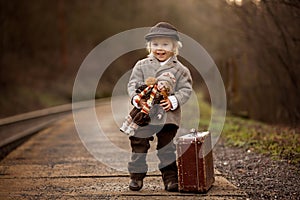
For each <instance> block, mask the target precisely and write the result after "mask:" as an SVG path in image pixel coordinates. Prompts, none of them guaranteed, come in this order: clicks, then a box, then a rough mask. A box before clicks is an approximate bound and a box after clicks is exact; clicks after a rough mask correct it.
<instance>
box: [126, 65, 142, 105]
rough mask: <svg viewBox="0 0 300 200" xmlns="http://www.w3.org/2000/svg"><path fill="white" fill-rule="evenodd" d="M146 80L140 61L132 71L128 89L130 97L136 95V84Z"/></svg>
mask: <svg viewBox="0 0 300 200" xmlns="http://www.w3.org/2000/svg"><path fill="white" fill-rule="evenodd" d="M141 82H144V75H143V71H142V69H141V62H140V61H138V62H137V63H136V64H135V66H134V67H133V70H132V73H131V75H130V78H129V82H128V85H127V90H128V94H129V96H130V98H131V99H132V98H133V97H134V96H135V95H136V85H137V84H138V83H141Z"/></svg>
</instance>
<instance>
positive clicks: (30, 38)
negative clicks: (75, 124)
mask: <svg viewBox="0 0 300 200" xmlns="http://www.w3.org/2000/svg"><path fill="white" fill-rule="evenodd" d="M0 2H1V5H0V7H1V8H0V9H1V31H0V34H1V39H2V40H1V47H0V51H1V65H0V92H1V98H0V110H1V112H0V118H3V117H8V116H11V115H15V114H19V113H23V112H28V111H31V110H35V109H40V108H45V107H49V106H54V105H60V104H64V103H70V102H71V98H72V87H73V84H74V80H75V77H76V73H77V71H78V69H79V67H80V65H81V63H82V62H83V60H84V58H85V57H86V56H87V55H88V53H89V52H90V51H91V50H92V49H93V48H94V47H95V46H97V45H98V44H99V43H101V42H102V41H104V40H105V39H107V38H109V37H110V36H113V35H115V34H117V33H120V32H122V31H125V30H128V29H132V28H138V27H149V26H153V25H154V24H156V23H157V22H159V21H167V22H170V23H172V24H174V25H175V26H176V27H177V28H178V30H179V31H180V32H182V33H184V34H186V35H188V36H190V37H192V38H193V39H195V40H196V41H197V42H199V43H200V44H201V45H202V46H203V47H204V48H205V49H206V50H207V52H208V53H209V54H210V55H211V57H212V58H213V59H214V61H215V63H216V64H217V66H218V68H219V70H220V72H221V75H222V78H223V80H224V84H225V87H226V92H227V98H228V102H227V103H228V109H229V111H230V112H231V113H233V114H236V115H240V116H243V117H249V118H252V119H256V120H261V121H265V122H269V123H277V124H289V125H298V124H299V121H300V92H299V91H300V80H299V78H298V77H300V62H299V60H300V57H299V55H300V47H299V42H300V26H299V25H300V24H299V22H300V20H299V17H300V2H299V1H293V0H272V1H271V0H251V1H250V0H248V1H247V0H244V1H242V0H227V1H225V0H201V1H200V0H186V1H180V0H164V1H150V0H130V1H121V0H88V1H82V0H51V1H50V0H44V1H38V0H30V1H26V0H13V1H5V0H1V1H0ZM145 55H146V51H141V50H139V51H133V52H130V53H128V54H126V55H123V56H121V57H120V58H119V59H117V60H116V61H115V62H113V63H112V64H111V66H110V67H109V68H108V69H107V71H106V73H105V75H104V76H103V78H102V79H103V80H101V82H104V85H103V86H102V87H101V89H99V90H98V93H97V95H96V96H97V98H101V97H107V96H109V95H110V94H111V90H112V88H113V86H114V84H112V83H116V81H117V80H118V78H119V77H120V76H122V75H123V73H125V72H126V71H128V70H129V69H130V68H132V66H133V64H134V63H135V62H136V61H137V59H140V58H142V57H144V56H145ZM186 63H187V65H188V62H186ZM190 68H191V69H192V68H193V67H192V66H190ZM192 73H193V71H192ZM193 77H194V80H195V81H194V82H195V85H194V87H195V88H197V86H198V84H199V82H200V78H199V77H198V75H197V74H195V73H193ZM198 80H199V81H198ZM105 83H106V84H105ZM199 85H201V84H199Z"/></svg>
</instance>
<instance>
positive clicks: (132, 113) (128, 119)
mask: <svg viewBox="0 0 300 200" xmlns="http://www.w3.org/2000/svg"><path fill="white" fill-rule="evenodd" d="M139 112H140V109H137V108H133V109H132V110H131V111H130V113H129V115H127V116H126V117H125V121H124V122H123V124H122V126H121V128H120V131H121V132H123V133H126V134H129V133H130V132H131V130H128V128H130V124H131V123H132V121H133V118H134V117H135V116H136V114H137V113H139Z"/></svg>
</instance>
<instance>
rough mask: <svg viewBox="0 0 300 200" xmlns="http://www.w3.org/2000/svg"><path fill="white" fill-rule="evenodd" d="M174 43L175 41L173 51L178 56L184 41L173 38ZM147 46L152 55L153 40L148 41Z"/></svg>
mask: <svg viewBox="0 0 300 200" xmlns="http://www.w3.org/2000/svg"><path fill="white" fill-rule="evenodd" d="M172 43H173V50H172V52H173V53H174V55H175V56H177V55H178V54H179V49H180V48H182V43H181V42H180V41H177V40H173V39H172ZM146 48H147V51H148V53H149V55H151V53H152V52H151V40H150V41H148V42H147V43H146Z"/></svg>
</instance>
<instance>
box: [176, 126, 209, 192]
mask: <svg viewBox="0 0 300 200" xmlns="http://www.w3.org/2000/svg"><path fill="white" fill-rule="evenodd" d="M176 146H177V156H178V159H177V164H178V189H179V191H180V192H195V193H206V192H207V191H208V190H209V189H210V188H211V186H212V184H213V183H214V181H215V178H214V166H213V156H212V148H211V146H212V145H211V135H210V133H209V132H197V131H195V130H191V133H190V134H187V135H183V136H181V137H178V139H177V143H176Z"/></svg>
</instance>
